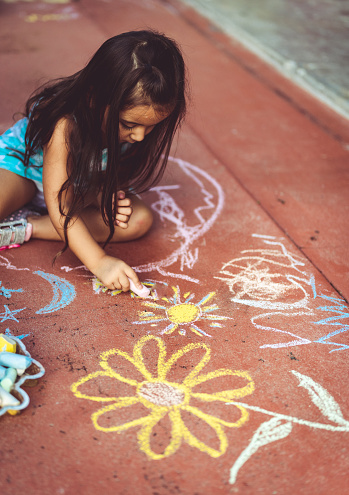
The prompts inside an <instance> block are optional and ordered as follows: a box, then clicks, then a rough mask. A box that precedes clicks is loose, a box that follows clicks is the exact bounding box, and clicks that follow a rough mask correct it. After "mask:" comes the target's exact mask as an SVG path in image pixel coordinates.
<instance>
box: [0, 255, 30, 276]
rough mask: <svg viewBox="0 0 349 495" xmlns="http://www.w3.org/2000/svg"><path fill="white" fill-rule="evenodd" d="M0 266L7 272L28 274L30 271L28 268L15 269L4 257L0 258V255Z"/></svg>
mask: <svg viewBox="0 0 349 495" xmlns="http://www.w3.org/2000/svg"><path fill="white" fill-rule="evenodd" d="M0 266H4V267H5V268H6V269H7V270H18V271H21V270H27V271H28V272H29V271H30V270H29V268H17V267H16V266H14V265H13V264H12V263H11V261H9V260H8V259H7V258H6V257H5V256H1V255H0Z"/></svg>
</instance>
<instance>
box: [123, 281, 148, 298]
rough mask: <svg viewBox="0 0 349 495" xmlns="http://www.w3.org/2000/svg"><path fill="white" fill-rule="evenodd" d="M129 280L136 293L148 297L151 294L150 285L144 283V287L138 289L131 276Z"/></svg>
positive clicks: (131, 288)
mask: <svg viewBox="0 0 349 495" xmlns="http://www.w3.org/2000/svg"><path fill="white" fill-rule="evenodd" d="M127 278H128V277H127ZM129 281H130V290H132V292H134V293H135V294H137V296H139V297H148V296H149V294H150V289H148V287H145V286H144V285H142V288H141V289H137V287H136V286H135V284H134V282H133V280H131V279H130V278H129Z"/></svg>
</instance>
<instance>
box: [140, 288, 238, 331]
mask: <svg viewBox="0 0 349 495" xmlns="http://www.w3.org/2000/svg"><path fill="white" fill-rule="evenodd" d="M172 289H173V292H174V295H173V297H172V298H170V299H168V298H167V297H163V298H162V300H163V301H165V302H166V303H167V305H166V306H165V305H161V304H158V303H156V302H153V301H152V302H150V301H145V302H143V306H147V307H148V308H152V309H153V310H162V311H164V313H165V314H164V315H156V314H155V313H154V312H153V311H142V312H141V313H139V316H140V320H139V321H134V322H133V323H135V324H138V325H140V324H144V323H147V324H150V325H151V326H153V327H154V326H157V325H158V324H159V323H160V322H162V321H167V322H168V325H167V326H166V327H165V328H164V329H163V330H161V332H160V333H161V335H163V334H170V333H173V332H175V331H176V330H177V329H179V330H178V331H179V333H180V334H181V335H185V334H186V330H185V329H184V328H182V327H184V326H189V329H190V330H191V331H192V332H193V333H195V334H197V335H200V336H202V335H205V336H207V337H211V335H209V334H208V333H206V332H204V331H203V330H202V329H201V328H199V327H198V326H197V325H196V322H198V321H201V320H210V321H211V322H210V326H211V327H219V328H222V325H221V324H220V323H219V321H220V320H226V319H228V317H227V316H219V315H215V314H212V312H213V311H215V310H216V309H219V308H218V306H217V304H214V305H211V306H205V305H206V303H207V302H208V301H209V300H210V299H212V298H213V297H214V295H215V294H216V293H215V292H210V293H209V294H207V295H206V296H205V297H204V298H203V299H201V301H199V302H198V303H194V302H191V301H192V300H193V299H194V297H195V294H191V293H190V292H187V293H186V294H184V295H183V299H184V301H183V302H182V301H181V297H180V291H179V288H178V287H172Z"/></svg>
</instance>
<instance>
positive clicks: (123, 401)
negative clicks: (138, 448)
mask: <svg viewBox="0 0 349 495" xmlns="http://www.w3.org/2000/svg"><path fill="white" fill-rule="evenodd" d="M138 403H139V399H138V398H137V397H120V399H119V401H118V402H116V403H114V404H110V405H108V406H105V407H103V408H102V409H99V410H98V411H96V412H95V413H93V414H92V416H91V419H92V423H93V424H94V427H95V428H96V430H101V431H116V432H120V431H124V430H127V429H128V428H132V427H134V426H139V425H142V424H144V423H146V422H147V421H148V416H143V417H141V418H137V419H134V420H132V421H128V422H127V423H123V424H121V425H117V426H109V427H104V426H101V425H100V424H99V423H98V420H99V418H100V417H101V416H102V415H103V414H106V413H108V412H111V411H116V410H117V409H121V408H123V407H130V406H132V405H134V404H138Z"/></svg>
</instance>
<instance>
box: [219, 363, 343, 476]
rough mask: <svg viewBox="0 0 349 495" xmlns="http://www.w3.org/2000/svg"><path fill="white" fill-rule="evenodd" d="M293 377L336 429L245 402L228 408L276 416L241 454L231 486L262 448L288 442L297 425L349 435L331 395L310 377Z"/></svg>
mask: <svg viewBox="0 0 349 495" xmlns="http://www.w3.org/2000/svg"><path fill="white" fill-rule="evenodd" d="M291 373H293V374H294V375H295V376H296V377H297V378H298V380H299V385H298V386H299V387H303V388H305V389H306V390H307V392H308V394H309V397H310V399H311V401H312V402H313V404H314V405H315V406H316V407H317V408H318V409H319V410H320V412H321V414H322V415H323V416H324V417H325V418H326V419H328V420H329V421H331V422H332V423H335V425H331V424H328V423H319V422H314V421H307V420H304V419H301V418H297V417H294V416H289V415H285V414H279V413H274V412H272V411H268V410H266V409H262V408H260V407H256V406H251V405H249V404H245V403H243V402H235V401H233V402H231V403H227V404H228V405H229V404H232V405H234V406H237V405H240V406H241V407H244V408H246V409H249V410H251V411H256V412H259V413H263V414H267V415H268V416H273V418H272V419H271V420H268V421H266V422H265V423H262V425H261V426H260V427H259V428H258V429H257V431H256V432H255V434H254V435H253V437H252V439H251V442H250V444H249V445H248V447H247V448H246V449H245V450H244V451H243V452H242V453H241V454H240V456H239V457H238V459H237V460H236V461H235V463H234V465H233V467H232V468H231V470H230V480H229V482H230V483H231V484H234V483H235V482H236V479H237V475H238V472H239V470H240V468H241V467H242V466H243V465H244V464H245V463H246V462H247V461H248V460H249V459H250V457H251V456H252V455H253V454H254V453H255V452H256V451H257V450H258V449H259V448H260V447H262V446H264V445H267V444H269V443H272V442H275V441H276V440H280V439H282V438H286V437H287V436H288V435H289V434H290V433H291V431H292V426H293V423H296V424H300V425H303V426H309V427H310V428H316V429H320V430H327V431H332V432H349V421H347V420H346V419H345V418H344V416H343V413H342V411H341V408H340V406H339V404H338V403H337V402H336V401H335V399H334V398H333V397H332V395H331V394H329V392H328V391H327V390H326V389H325V388H324V387H323V386H322V385H320V384H319V383H317V382H315V381H314V380H313V379H312V378H310V377H309V376H307V375H303V374H302V373H299V372H298V371H294V370H291Z"/></svg>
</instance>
